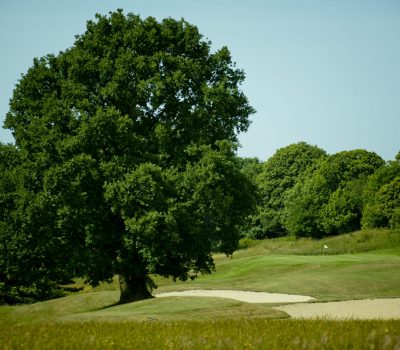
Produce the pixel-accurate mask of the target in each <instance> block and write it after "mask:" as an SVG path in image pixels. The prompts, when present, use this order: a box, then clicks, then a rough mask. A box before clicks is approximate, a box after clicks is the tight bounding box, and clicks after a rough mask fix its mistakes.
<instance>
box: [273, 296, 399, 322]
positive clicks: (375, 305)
mask: <svg viewBox="0 0 400 350" xmlns="http://www.w3.org/2000/svg"><path fill="white" fill-rule="evenodd" d="M275 309H278V310H282V311H284V312H286V313H287V314H289V315H290V316H291V317H294V318H327V319H349V318H354V319H363V320H366V319H400V298H393V299H365V300H348V301H336V302H329V303H312V304H292V305H284V306H277V307H275Z"/></svg>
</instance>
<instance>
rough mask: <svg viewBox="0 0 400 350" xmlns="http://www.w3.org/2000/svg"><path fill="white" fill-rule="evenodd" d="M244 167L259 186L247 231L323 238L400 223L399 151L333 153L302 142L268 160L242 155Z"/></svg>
mask: <svg viewBox="0 0 400 350" xmlns="http://www.w3.org/2000/svg"><path fill="white" fill-rule="evenodd" d="M241 167H242V171H243V172H244V173H245V174H246V175H247V176H248V177H249V178H251V179H253V181H254V183H255V185H256V186H257V191H258V193H257V198H258V203H257V209H256V211H255V212H254V213H253V214H252V215H250V216H249V217H248V218H247V220H246V222H245V223H244V225H243V227H242V235H243V236H247V237H251V238H256V239H263V238H273V237H280V236H286V235H292V236H296V237H313V238H321V237H325V236H331V235H338V234H342V233H346V232H351V231H355V230H358V229H360V228H379V227H391V228H396V227H399V226H400V152H399V153H398V154H397V156H396V159H395V160H393V161H388V162H385V161H384V160H383V159H382V158H381V157H380V156H379V155H377V154H376V153H374V152H368V151H366V150H361V149H358V150H352V151H343V152H339V153H336V154H333V155H328V154H327V153H326V152H325V151H324V150H322V149H321V148H319V147H316V146H311V145H308V144H307V143H305V142H300V143H296V144H292V145H289V146H287V147H284V148H281V149H279V150H278V151H277V152H276V153H275V154H274V155H273V156H272V157H271V158H269V159H268V160H267V161H265V162H260V161H259V160H258V159H257V158H243V159H241Z"/></svg>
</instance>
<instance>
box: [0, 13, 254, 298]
mask: <svg viewBox="0 0 400 350" xmlns="http://www.w3.org/2000/svg"><path fill="white" fill-rule="evenodd" d="M210 47H211V43H210V42H209V41H206V40H204V39H203V37H202V35H201V34H200V33H199V32H198V30H197V28H196V27H195V26H193V25H191V24H189V23H187V22H186V21H184V20H180V21H176V20H174V19H171V18H168V19H165V20H163V21H161V22H158V21H156V20H155V19H154V18H152V17H149V18H146V19H141V18H140V17H139V16H136V15H134V14H131V13H129V14H127V15H124V13H123V12H122V10H119V11H117V12H112V13H110V14H109V15H108V16H102V15H96V19H95V20H94V21H88V23H87V29H86V31H85V33H84V34H82V35H79V36H77V37H76V41H75V43H74V45H73V46H72V47H70V48H68V49H66V50H65V51H63V52H60V53H59V54H58V55H47V56H45V57H42V58H39V59H34V62H33V66H32V67H31V68H29V70H28V71H27V73H26V74H24V75H23V76H22V78H21V79H20V81H19V83H18V84H17V86H16V88H15V90H14V93H13V97H12V99H11V101H10V110H9V112H8V114H7V116H6V120H5V127H7V128H9V129H11V131H12V132H13V135H14V137H15V141H16V146H15V148H13V147H11V146H4V145H3V146H2V147H1V156H2V157H6V155H7V152H14V153H17V154H18V157H17V158H18V160H19V161H18V164H14V165H13V166H8V165H4V164H9V163H7V162H5V163H4V164H2V165H1V166H2V167H4V166H7V167H8V168H9V171H5V172H4V173H2V175H1V178H0V186H2V188H4V187H7V190H5V191H4V194H3V193H2V197H1V201H2V203H3V202H4V203H7V205H5V206H3V207H2V208H1V209H0V210H1V212H0V220H1V223H0V224H1V225H0V229H1V232H0V234H1V245H2V246H1V248H2V250H1V252H0V255H1V256H0V264H1V266H0V267H1V269H0V271H2V272H0V278H1V280H0V283H1V284H0V293H2V295H3V298H4V296H6V297H5V298H8V300H16V298H17V296H16V295H17V294H18V293H19V295H20V297H21V295H22V297H23V296H26V297H27V298H28V297H30V298H36V299H43V298H46V297H47V296H48V294H46V293H48V292H49V288H50V287H51V286H52V285H53V284H60V283H66V282H67V281H68V280H70V279H71V278H72V277H78V276H83V277H85V278H86V279H87V281H88V282H90V283H91V284H92V285H96V284H98V283H99V282H101V281H105V280H110V279H111V278H112V277H113V276H114V275H115V274H118V275H119V276H120V282H121V301H123V302H125V301H131V300H136V299H141V298H145V297H148V296H150V291H151V289H152V288H153V287H154V283H153V281H152V280H151V277H150V276H151V274H159V275H161V276H165V277H172V278H174V279H181V280H186V279H187V278H193V277H195V276H196V275H197V274H198V273H209V272H211V271H212V269H213V267H214V265H213V259H212V256H211V253H212V251H213V250H215V249H218V250H219V251H222V252H224V253H226V254H231V253H232V252H233V250H234V249H235V248H236V247H237V243H238V238H239V233H238V224H239V223H240V221H241V218H242V217H243V216H246V215H248V213H249V212H250V209H251V208H252V206H253V202H254V200H253V193H254V186H253V185H252V183H251V182H250V181H249V180H248V178H247V177H246V176H245V175H244V174H243V173H242V172H240V170H239V166H238V164H237V158H236V157H235V149H236V143H237V134H238V133H239V132H244V131H246V130H247V128H248V126H249V119H248V117H249V115H250V114H252V113H253V112H254V110H253V108H252V107H251V106H250V105H249V103H248V101H247V98H246V96H245V95H244V94H243V92H242V91H241V90H240V85H241V83H242V82H243V80H244V73H243V71H241V70H239V69H237V68H236V67H235V63H234V62H233V61H232V58H231V55H230V52H229V50H228V49H227V48H226V47H223V48H221V49H220V50H218V51H216V52H214V53H212V52H211V50H210ZM3 184H6V185H3ZM10 213H11V215H9V214H10ZM27 263H28V264H29V266H30V269H28V270H27V271H25V275H26V276H25V277H24V278H21V277H20V276H21V270H22V269H23V267H24V266H25V265H26V264H27ZM22 297H21V298H22ZM13 298H14V299H13Z"/></svg>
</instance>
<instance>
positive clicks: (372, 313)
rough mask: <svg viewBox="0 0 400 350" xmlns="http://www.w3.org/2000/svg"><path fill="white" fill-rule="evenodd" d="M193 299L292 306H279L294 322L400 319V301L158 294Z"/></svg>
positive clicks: (262, 294)
mask: <svg viewBox="0 0 400 350" xmlns="http://www.w3.org/2000/svg"><path fill="white" fill-rule="evenodd" d="M175 296H189V297H217V298H226V299H234V300H239V301H243V302H246V303H269V304H278V303H291V304H289V305H282V306H275V307H274V308H275V309H277V310H281V311H284V312H286V313H287V314H289V315H290V316H291V317H292V318H307V319H310V318H311V319H312V318H325V319H337V320H340V319H364V320H368V319H400V298H392V299H364V300H348V301H336V302H326V303H307V302H308V301H315V300H316V299H315V298H313V297H310V296H305V295H292V294H279V293H265V292H249V291H238V290H198V289H195V290H187V291H181V292H168V293H160V294H156V295H155V297H157V298H165V297H175Z"/></svg>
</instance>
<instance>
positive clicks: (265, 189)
mask: <svg viewBox="0 0 400 350" xmlns="http://www.w3.org/2000/svg"><path fill="white" fill-rule="evenodd" d="M325 156H326V153H325V151H323V150H322V149H320V148H318V147H316V146H311V145H309V144H307V143H305V142H299V143H296V144H291V145H289V146H286V147H283V148H280V149H278V150H277V151H276V153H275V154H274V155H273V156H272V157H271V158H269V159H268V160H267V161H266V162H264V163H263V164H262V165H261V167H260V171H259V172H258V173H257V174H254V181H255V182H256V184H257V186H258V189H259V191H258V192H259V193H258V194H259V195H258V205H257V210H256V213H254V214H253V215H251V217H250V218H249V219H248V223H247V225H246V228H247V229H248V230H249V235H250V236H252V237H254V238H265V237H277V236H284V235H286V234H287V233H288V232H287V230H286V228H285V227H284V224H283V217H282V215H283V209H284V206H285V197H286V195H287V193H288V191H289V190H290V189H292V188H293V187H294V185H295V184H296V182H297V181H298V180H299V178H300V177H301V176H302V175H303V173H304V172H305V171H306V170H307V168H308V167H312V166H313V165H314V164H315V163H316V162H317V161H318V159H320V158H321V157H325Z"/></svg>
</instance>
